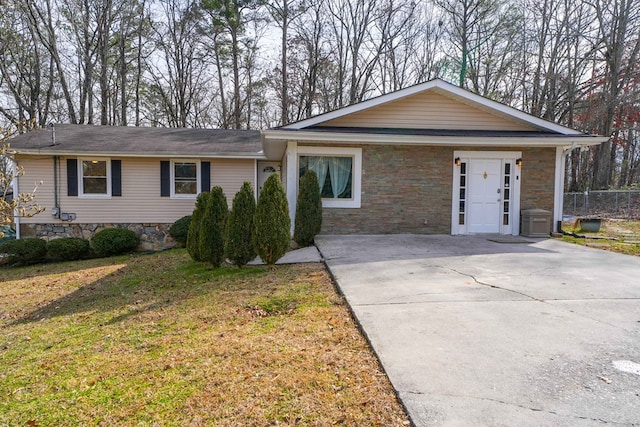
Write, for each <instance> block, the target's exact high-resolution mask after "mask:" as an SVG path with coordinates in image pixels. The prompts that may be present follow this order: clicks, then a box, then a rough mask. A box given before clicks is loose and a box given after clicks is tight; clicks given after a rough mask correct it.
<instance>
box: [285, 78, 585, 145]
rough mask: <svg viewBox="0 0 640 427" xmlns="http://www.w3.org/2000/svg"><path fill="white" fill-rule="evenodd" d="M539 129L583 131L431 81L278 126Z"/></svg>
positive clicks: (300, 127)
mask: <svg viewBox="0 0 640 427" xmlns="http://www.w3.org/2000/svg"><path fill="white" fill-rule="evenodd" d="M324 126H330V127H365V128H399V129H451V130H496V131H544V132H553V133H558V134H562V135H579V134H582V133H581V132H579V131H576V130H574V129H571V128H568V127H565V126H561V125H558V124H555V123H552V122H548V121H546V120H543V119H540V118H538V117H534V116H532V115H530V114H527V113H524V112H522V111H520V110H517V109H515V108H512V107H509V106H507V105H504V104H501V103H499V102H496V101H492V100H490V99H487V98H484V97H482V96H479V95H476V94H474V93H472V92H469V91H467V90H465V89H461V88H459V87H457V86H454V85H452V84H450V83H447V82H445V81H443V80H440V79H436V80H431V81H429V82H426V83H422V84H419V85H416V86H412V87H409V88H406V89H402V90H399V91H397V92H393V93H389V94H386V95H382V96H379V97H377V98H373V99H370V100H368V101H364V102H361V103H358V104H354V105H351V106H349V107H345V108H342V109H339V110H335V111H332V112H329V113H325V114H321V115H319V116H315V117H312V118H310V119H306V120H302V121H299V122H296V123H292V124H290V125H287V126H283V127H282V129H290V130H302V129H308V128H312V127H324Z"/></svg>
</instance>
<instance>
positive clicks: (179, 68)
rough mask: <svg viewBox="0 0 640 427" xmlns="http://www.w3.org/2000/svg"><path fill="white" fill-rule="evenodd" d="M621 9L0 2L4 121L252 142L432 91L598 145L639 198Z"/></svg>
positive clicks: (282, 0)
mask: <svg viewBox="0 0 640 427" xmlns="http://www.w3.org/2000/svg"><path fill="white" fill-rule="evenodd" d="M639 56H640V1H637V0H431V1H417V0H413V1H412V0H351V1H349V0H274V1H266V0H201V1H195V2H194V1H188V0H173V1H167V0H0V116H2V118H3V119H4V120H5V121H6V123H5V124H7V123H15V122H18V121H23V120H34V121H35V122H36V124H37V125H39V126H45V125H47V124H48V123H49V122H56V123H87V124H91V123H95V124H102V125H129V126H131V125H135V126H166V127H220V128H233V129H244V128H254V129H260V128H268V127H273V126H278V125H281V124H283V123H288V122H292V121H296V120H300V119H304V118H307V117H309V116H312V115H315V114H318V113H322V112H326V111H330V110H334V109H337V108H340V107H344V106H346V105H349V104H352V103H355V102H359V101H362V100H365V99H368V98H371V97H374V96H377V95H380V94H383V93H387V92H391V91H394V90H397V89H400V88H404V87H407V86H410V85H413V84H416V83H420V82H424V81H427V80H430V79H432V78H435V77H440V78H442V79H444V80H447V81H449V82H452V83H454V84H456V85H460V86H462V87H464V88H466V89H469V90H471V91H473V92H475V93H478V94H480V95H482V96H486V97H489V98H491V99H494V100H496V101H500V102H503V103H505V104H508V105H510V106H513V107H516V108H519V109H521V110H523V111H525V112H528V113H531V114H533V115H535V116H539V117H542V118H544V119H548V120H551V121H554V122H558V123H561V124H564V125H567V126H570V127H573V128H576V129H579V130H582V131H585V132H589V133H595V134H600V135H607V136H608V135H610V136H611V139H610V141H609V142H608V143H605V144H603V145H601V146H599V147H596V148H592V149H590V150H588V151H580V150H574V152H572V153H571V155H570V156H569V159H568V162H567V190H568V191H578V190H580V191H581V190H584V189H606V188H614V187H615V188H618V187H630V186H634V185H640V172H639V171H640V136H639V135H640V128H639V124H638V123H639V122H640V65H639V63H638V60H639Z"/></svg>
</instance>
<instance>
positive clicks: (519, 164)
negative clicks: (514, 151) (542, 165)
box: [516, 158, 522, 167]
mask: <svg viewBox="0 0 640 427" xmlns="http://www.w3.org/2000/svg"><path fill="white" fill-rule="evenodd" d="M516 166H518V167H522V158H520V159H516Z"/></svg>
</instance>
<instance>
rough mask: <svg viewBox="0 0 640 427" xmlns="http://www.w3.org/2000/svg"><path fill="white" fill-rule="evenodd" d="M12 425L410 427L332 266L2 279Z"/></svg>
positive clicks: (163, 262)
mask: <svg viewBox="0 0 640 427" xmlns="http://www.w3.org/2000/svg"><path fill="white" fill-rule="evenodd" d="M0 278H1V279H0V368H1V369H0V425H29V426H48V425H58V426H62V425H105V426H107V425H108V426H111V425H143V426H151V425H162V426H167V425H175V426H183V425H193V426H199V425H216V426H241V425H242V426H251V425H255V426H263V425H275V424H280V425H283V424H284V425H334V424H338V425H358V426H362V425H384V426H393V425H408V419H407V417H406V415H405V414H404V412H403V410H402V408H401V406H400V404H399V403H398V401H397V400H396V397H395V394H394V391H393V389H392V387H391V386H390V384H389V381H388V379H387V377H386V376H385V375H384V373H383V372H382V371H381V369H380V367H379V365H378V363H377V360H376V359H375V357H374V356H373V355H372V353H371V351H370V349H369V347H368V346H367V343H366V341H365V340H364V339H363V337H362V336H361V335H360V333H359V331H358V329H357V327H356V325H355V324H354V322H353V320H352V318H351V316H350V314H349V312H348V307H347V306H346V304H345V302H344V300H343V299H342V298H341V297H339V296H338V295H336V293H335V291H334V289H333V287H332V284H331V281H330V279H329V277H328V275H327V272H326V271H325V270H324V267H323V266H322V265H320V264H305V265H293V266H277V267H276V268H275V269H274V270H273V271H269V270H267V269H266V268H263V267H247V268H244V269H237V268H222V269H219V270H212V269H210V268H209V267H207V266H205V265H203V264H199V263H194V262H192V261H190V259H189V257H188V255H187V254H186V251H184V250H173V251H168V252H164V253H159V254H154V255H148V256H125V257H117V258H109V259H96V260H89V261H82V262H74V263H61V264H49V265H38V266H32V267H26V268H18V269H6V268H5V269H0Z"/></svg>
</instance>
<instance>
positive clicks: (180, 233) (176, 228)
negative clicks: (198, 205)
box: [169, 215, 191, 246]
mask: <svg viewBox="0 0 640 427" xmlns="http://www.w3.org/2000/svg"><path fill="white" fill-rule="evenodd" d="M189 224H191V215H187V216H183V217H182V218H180V219H179V220H177V221H176V222H174V223H173V224H171V227H169V235H170V236H171V237H173V240H175V241H176V242H178V244H179V245H180V246H185V245H186V244H187V237H188V235H189Z"/></svg>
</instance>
